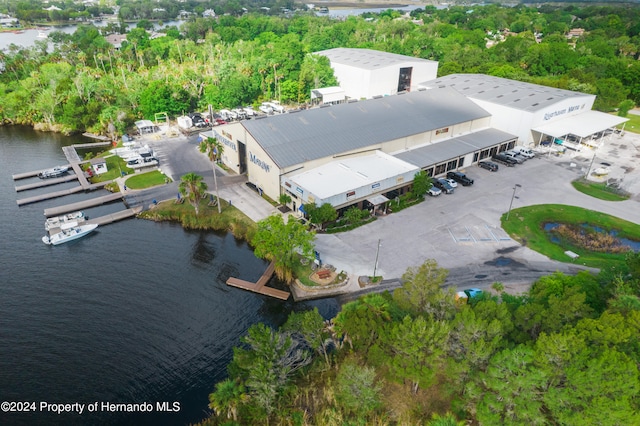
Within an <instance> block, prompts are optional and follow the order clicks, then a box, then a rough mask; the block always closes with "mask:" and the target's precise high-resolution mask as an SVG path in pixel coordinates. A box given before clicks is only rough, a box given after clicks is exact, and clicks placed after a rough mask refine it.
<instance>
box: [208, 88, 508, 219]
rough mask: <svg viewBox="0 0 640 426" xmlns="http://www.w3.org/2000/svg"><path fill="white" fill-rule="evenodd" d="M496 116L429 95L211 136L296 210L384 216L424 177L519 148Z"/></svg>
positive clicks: (356, 104)
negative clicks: (379, 210) (494, 122)
mask: <svg viewBox="0 0 640 426" xmlns="http://www.w3.org/2000/svg"><path fill="white" fill-rule="evenodd" d="M491 119H492V117H491V114H489V113H488V112H487V111H485V110H484V109H482V108H480V107H479V106H477V105H476V104H475V103H473V102H472V101H470V100H468V99H467V98H466V97H464V96H462V95H460V94H459V93H457V92H456V91H455V90H453V89H449V88H444V89H435V90H422V91H415V92H411V93H403V94H399V95H396V96H388V97H383V98H376V99H370V100H365V101H351V102H347V103H343V104H339V105H333V106H327V107H324V108H312V109H308V110H301V111H295V112H289V113H287V114H278V115H273V116H266V117H263V118H259V119H254V120H246V121H241V122H237V123H232V124H228V125H224V126H220V127H215V128H214V129H213V130H212V131H211V132H206V133H203V134H202V136H203V137H215V138H217V139H218V140H219V141H220V142H221V143H222V144H223V145H224V152H223V154H222V156H221V160H222V161H223V162H224V164H225V165H226V166H227V167H228V168H229V169H231V170H233V171H234V172H236V173H238V174H246V175H247V176H248V180H249V182H251V183H252V184H253V185H255V186H256V188H257V189H258V190H259V191H260V192H262V193H264V194H266V195H267V196H269V197H270V198H271V199H273V200H278V199H279V197H280V195H281V194H288V195H289V196H290V197H291V198H292V202H291V205H290V207H291V208H292V209H293V210H296V211H297V210H299V209H300V207H301V206H302V205H303V204H307V203H316V204H318V205H321V204H323V203H330V204H331V205H332V206H333V207H335V208H336V209H344V208H347V207H349V206H351V205H357V206H359V207H360V208H371V209H373V208H375V207H376V206H378V205H380V204H382V203H384V202H385V201H387V199H388V198H390V197H396V196H397V195H399V194H402V193H404V192H406V191H408V190H409V188H410V185H411V182H412V180H413V176H414V175H415V173H416V172H417V171H418V170H425V171H426V172H427V174H428V175H432V176H435V175H442V174H444V173H446V172H447V171H450V170H458V169H461V168H464V167H467V166H471V165H472V164H474V163H476V162H477V161H479V160H480V159H482V158H486V157H488V156H490V155H492V154H494V153H495V152H498V151H504V150H506V149H509V148H512V147H513V146H514V145H515V144H516V140H517V137H516V136H515V135H513V134H509V133H506V132H503V131H500V130H496V129H492V128H491Z"/></svg>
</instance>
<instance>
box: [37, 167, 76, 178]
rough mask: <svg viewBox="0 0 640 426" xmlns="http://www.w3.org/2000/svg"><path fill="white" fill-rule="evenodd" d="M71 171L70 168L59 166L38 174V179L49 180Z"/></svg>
mask: <svg viewBox="0 0 640 426" xmlns="http://www.w3.org/2000/svg"><path fill="white" fill-rule="evenodd" d="M68 171H69V167H67V166H57V167H53V168H51V169H46V170H43V171H41V172H40V173H38V177H39V178H40V179H48V178H54V177H60V176H62V175H64V174H65V173H67V172H68Z"/></svg>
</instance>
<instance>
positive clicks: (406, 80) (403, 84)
mask: <svg viewBox="0 0 640 426" xmlns="http://www.w3.org/2000/svg"><path fill="white" fill-rule="evenodd" d="M412 71H413V67H407V68H400V75H399V76H398V92H405V91H406V92H408V91H409V89H410V88H411V72H412Z"/></svg>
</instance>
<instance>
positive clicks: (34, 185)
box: [16, 175, 78, 192]
mask: <svg viewBox="0 0 640 426" xmlns="http://www.w3.org/2000/svg"><path fill="white" fill-rule="evenodd" d="M75 179H78V176H76V175H66V176H63V177H59V178H51V179H42V180H40V181H39V182H35V183H29V184H26V185H20V186H16V192H22V191H27V190H29V189H36V188H42V187H45V186H51V185H56V184H58V183H64V182H69V181H70V180H75Z"/></svg>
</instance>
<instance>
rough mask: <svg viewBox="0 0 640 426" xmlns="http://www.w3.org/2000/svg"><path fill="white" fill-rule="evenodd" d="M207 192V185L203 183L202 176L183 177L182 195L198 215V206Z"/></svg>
mask: <svg viewBox="0 0 640 426" xmlns="http://www.w3.org/2000/svg"><path fill="white" fill-rule="evenodd" d="M206 190H207V184H206V183H204V182H203V181H202V176H200V175H197V174H195V173H187V174H186V175H183V176H182V178H181V182H180V193H181V194H182V195H184V196H185V198H186V199H187V200H189V203H190V204H191V205H192V206H193V208H194V209H196V216H197V215H198V204H199V203H200V199H202V196H203V195H204V193H205V191H206Z"/></svg>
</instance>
